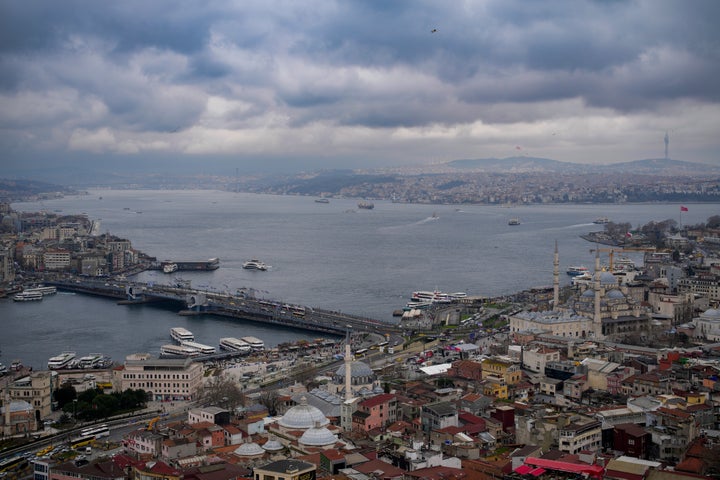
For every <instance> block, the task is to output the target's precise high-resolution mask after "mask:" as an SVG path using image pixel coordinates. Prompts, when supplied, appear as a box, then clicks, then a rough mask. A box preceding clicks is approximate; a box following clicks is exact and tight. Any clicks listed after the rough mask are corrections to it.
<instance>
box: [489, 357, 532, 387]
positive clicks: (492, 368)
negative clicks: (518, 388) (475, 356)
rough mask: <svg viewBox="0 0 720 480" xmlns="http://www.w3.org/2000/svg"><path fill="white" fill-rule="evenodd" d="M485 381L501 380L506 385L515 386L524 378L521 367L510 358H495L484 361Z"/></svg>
mask: <svg viewBox="0 0 720 480" xmlns="http://www.w3.org/2000/svg"><path fill="white" fill-rule="evenodd" d="M482 376H483V379H489V378H492V377H495V378H498V379H501V380H502V381H503V382H504V383H505V384H506V385H514V384H516V383H518V382H519V381H520V379H521V378H522V371H521V370H520V365H518V364H517V363H515V362H513V361H512V360H511V359H509V358H501V357H493V358H486V359H484V360H483V361H482Z"/></svg>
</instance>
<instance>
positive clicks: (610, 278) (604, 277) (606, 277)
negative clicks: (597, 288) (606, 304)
mask: <svg viewBox="0 0 720 480" xmlns="http://www.w3.org/2000/svg"><path fill="white" fill-rule="evenodd" d="M600 284H601V285H617V284H618V279H617V277H616V276H615V275H613V274H612V273H610V272H601V273H600Z"/></svg>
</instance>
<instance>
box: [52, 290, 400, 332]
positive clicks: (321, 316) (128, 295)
mask: <svg viewBox="0 0 720 480" xmlns="http://www.w3.org/2000/svg"><path fill="white" fill-rule="evenodd" d="M45 283H46V284H47V285H54V286H56V287H57V288H58V289H60V290H66V291H72V292H77V293H85V294H89V295H97V296H103V297H107V298H114V299H117V300H118V301H119V302H118V303H120V304H134V303H149V304H152V303H154V302H172V303H176V304H178V306H179V307H180V308H179V313H180V314H181V315H201V314H207V315H217V316H223V317H230V318H237V319H242V320H249V321H253V322H259V323H265V324H273V325H282V326H285V327H290V328H298V329H302V330H310V331H314V332H321V333H328V334H333V335H345V333H346V332H347V331H348V329H351V330H352V331H353V332H361V331H365V332H369V333H370V332H371V333H379V334H382V335H384V334H393V333H395V334H397V333H400V332H401V328H400V327H399V326H397V325H391V324H388V323H385V322H381V321H379V320H374V319H371V318H366V317H361V316H357V315H351V314H347V313H341V312H336V311H331V310H324V309H320V308H311V307H308V306H303V305H290V304H287V303H284V302H280V301H277V300H267V299H262V298H255V297H253V296H250V295H246V294H242V293H240V294H236V295H231V294H229V293H219V292H213V291H208V290H198V289H194V288H191V287H190V286H189V284H178V285H158V284H150V283H140V282H130V283H128V282H122V283H109V282H105V281H95V280H88V279H82V280H79V279H76V280H72V281H55V282H45Z"/></svg>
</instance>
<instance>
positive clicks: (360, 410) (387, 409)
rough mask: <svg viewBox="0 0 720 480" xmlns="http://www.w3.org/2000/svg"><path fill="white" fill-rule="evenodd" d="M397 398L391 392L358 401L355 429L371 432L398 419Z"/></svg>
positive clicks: (354, 416) (354, 419) (354, 420)
mask: <svg viewBox="0 0 720 480" xmlns="http://www.w3.org/2000/svg"><path fill="white" fill-rule="evenodd" d="M397 411H398V406H397V398H396V397H395V395H393V394H390V393H384V394H380V395H376V396H374V397H370V398H368V399H366V400H363V401H361V402H360V403H358V406H357V410H356V411H355V413H354V414H353V419H352V420H353V430H354V431H361V432H369V431H370V430H372V429H373V428H381V427H385V426H387V425H389V424H391V423H393V422H395V421H396V420H397Z"/></svg>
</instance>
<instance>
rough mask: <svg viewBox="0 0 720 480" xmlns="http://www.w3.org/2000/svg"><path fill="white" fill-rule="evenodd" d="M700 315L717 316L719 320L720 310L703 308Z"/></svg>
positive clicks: (706, 316)
mask: <svg viewBox="0 0 720 480" xmlns="http://www.w3.org/2000/svg"><path fill="white" fill-rule="evenodd" d="M702 316H703V317H705V318H717V319H718V320H720V310H716V309H714V308H711V309H709V310H705V311H704V312H703V314H702Z"/></svg>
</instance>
